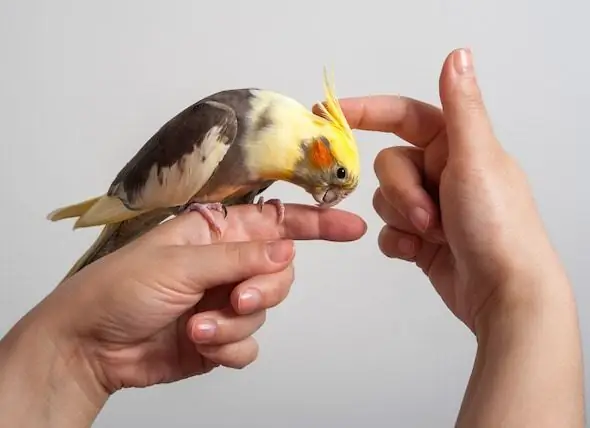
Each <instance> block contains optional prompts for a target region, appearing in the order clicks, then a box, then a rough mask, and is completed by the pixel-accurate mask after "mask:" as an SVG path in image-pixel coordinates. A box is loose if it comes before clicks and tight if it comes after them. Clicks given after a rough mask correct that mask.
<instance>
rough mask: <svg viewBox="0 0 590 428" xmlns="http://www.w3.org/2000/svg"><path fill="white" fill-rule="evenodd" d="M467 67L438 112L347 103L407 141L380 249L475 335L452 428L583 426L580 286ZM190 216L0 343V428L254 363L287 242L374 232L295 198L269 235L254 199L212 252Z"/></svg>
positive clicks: (383, 185) (61, 291)
mask: <svg viewBox="0 0 590 428" xmlns="http://www.w3.org/2000/svg"><path fill="white" fill-rule="evenodd" d="M470 59H471V55H470V54H469V52H468V51H464V50H459V51H455V52H453V53H452V54H451V55H450V56H449V57H448V58H447V60H446V61H445V63H444V65H443V69H442V73H441V77H440V95H441V102H442V109H439V108H436V107H433V106H429V105H427V104H424V103H421V102H418V101H415V100H412V99H409V98H405V97H397V96H372V97H361V98H353V99H345V100H341V103H342V107H343V110H344V113H345V115H346V116H347V118H348V120H349V121H350V124H351V126H352V127H353V128H356V129H364V130H372V131H380V132H390V133H394V134H396V135H397V136H399V137H401V138H403V139H404V140H406V141H408V142H409V143H411V144H412V145H413V147H391V148H388V149H385V150H383V151H382V152H381V153H380V154H379V156H378V157H377V158H376V159H375V173H376V175H377V178H378V180H379V188H378V189H377V190H376V191H375V196H374V207H375V210H376V211H377V213H378V214H379V216H380V217H381V218H382V219H383V221H384V222H385V226H384V227H383V229H382V231H381V233H380V235H379V242H378V245H379V247H380V248H381V250H382V252H383V253H384V254H385V255H387V256H389V257H392V258H397V259H402V260H406V261H409V262H411V263H415V264H416V265H417V266H418V267H419V268H420V269H422V270H423V271H424V273H425V274H426V275H427V276H428V278H429V279H430V281H431V282H432V284H433V286H434V288H435V290H436V291H437V292H438V294H439V295H440V296H441V298H442V299H443V301H444V302H445V303H446V305H447V306H448V308H449V309H450V311H451V312H452V313H453V314H454V315H455V316H456V317H457V318H458V319H459V320H461V321H462V322H463V323H464V324H465V325H466V326H467V327H468V328H469V329H470V330H471V331H472V332H473V334H474V335H475V337H476V339H477V344H478V348H477V354H476V358H475V363H474V367H473V372H472V376H471V379H470V382H469V385H468V386H467V389H466V392H465V397H464V400H463V405H462V407H461V411H460V413H459V415H458V419H457V426H458V427H470V428H479V427H500V426H501V427H519V428H520V427H535V428H543V427H552V428H553V427H576V428H577V427H580V428H581V427H583V426H584V397H583V369H582V357H581V346H580V333H579V329H578V321H577V313H576V305H575V301H574V298H573V294H572V289H571V286H570V284H569V281H568V278H567V275H566V273H565V271H564V269H563V267H562V265H561V263H560V261H559V258H558V256H557V255H556V253H555V251H554V250H553V247H552V245H551V243H550V241H549V239H548V237H547V234H546V232H545V230H544V227H543V224H542V222H541V219H540V217H539V214H538V212H537V210H536V207H535V204H534V201H533V197H532V194H531V191H530V189H529V186H528V184H527V181H526V177H525V175H524V173H523V172H522V170H521V169H520V168H519V166H518V165H517V163H516V162H515V161H514V160H513V159H512V158H511V157H510V156H509V155H508V154H507V153H506V151H505V150H504V149H503V148H502V146H501V145H500V143H499V142H498V141H497V139H496V138H495V136H494V133H493V130H492V126H491V124H490V120H489V119H488V116H487V113H486V110H485V107H484V104H483V101H482V99H481V94H480V91H479V89H478V86H477V81H476V79H475V74H474V71H473V68H472V65H471V60H470ZM421 177H426V179H425V180H422V179H421ZM193 214H195V213H192V214H191V213H186V214H184V215H182V216H180V217H179V218H176V219H174V220H171V221H169V222H167V223H165V224H163V225H161V226H159V227H158V228H156V229H154V230H153V231H151V232H150V233H148V234H146V235H145V236H144V237H142V238H141V239H140V240H138V241H136V242H134V243H132V244H130V245H128V246H127V247H125V248H123V249H121V250H119V251H118V252H116V253H114V254H112V255H110V256H108V257H105V258H104V259H101V260H99V261H98V262H96V263H93V264H91V265H90V266H88V267H86V268H85V269H83V270H82V271H80V272H79V273H78V274H76V275H74V276H73V277H71V278H69V279H68V280H67V281H65V282H64V283H62V284H61V285H60V286H58V287H57V288H56V290H55V291H54V292H53V293H51V294H50V295H49V296H48V297H47V298H46V299H45V300H44V301H42V302H41V303H40V304H39V305H37V306H36V307H35V308H34V309H33V310H32V311H31V312H30V313H29V314H27V315H26V316H25V317H23V319H22V320H21V321H20V322H19V323H17V325H16V326H15V327H14V328H13V329H12V330H11V331H10V332H9V333H8V334H7V335H6V336H5V337H4V338H3V339H2V341H1V342H0V367H1V368H0V414H1V415H2V419H3V421H6V422H7V423H8V424H9V425H10V426H14V427H19V426H27V427H36V426H39V427H41V426H42V427H53V426H55V427H57V426H59V427H64V428H67V427H83V426H89V425H90V424H91V423H92V421H93V420H94V418H95V417H96V415H97V414H98V412H99V411H100V409H101V408H102V407H103V405H104V404H105V402H106V400H107V399H108V398H109V397H110V396H111V395H113V394H115V392H116V391H117V390H119V389H121V388H124V387H145V386H149V385H153V384H156V383H162V382H174V381H176V380H179V379H182V378H185V377H188V376H195V375H199V374H203V373H206V372H209V371H211V370H212V369H214V368H215V367H216V366H218V365H223V366H227V367H233V368H243V367H246V366H247V365H248V364H250V363H251V362H252V361H254V360H255V358H256V355H257V350H258V348H257V345H256V341H255V340H254V338H253V337H252V335H253V334H254V333H255V332H256V330H257V329H258V328H260V326H261V325H262V324H263V323H264V314H265V311H266V310H268V309H269V308H272V307H274V306H276V305H278V304H280V303H281V302H282V301H283V300H284V299H285V298H286V296H287V294H288V292H289V288H290V286H291V283H292V281H293V267H292V266H293V265H292V262H293V260H294V250H293V246H292V241H293V240H298V239H323V240H331V241H354V240H356V239H359V238H360V237H361V236H362V235H363V234H364V232H365V230H366V226H365V223H364V221H363V220H362V219H360V218H359V217H357V216H356V215H354V214H351V213H346V212H342V211H338V210H334V209H331V210H319V209H316V208H313V207H305V206H295V205H288V204H287V205H285V211H284V220H283V222H282V223H279V222H277V212H276V207H273V206H264V207H263V208H262V212H260V210H259V209H258V207H257V206H255V205H252V206H247V207H231V208H229V209H228V215H227V217H226V218H224V216H223V215H222V214H221V213H213V215H214V216H216V221H218V223H219V225H220V227H221V229H222V235H221V236H222V237H221V240H218V238H217V235H216V234H212V233H211V230H210V229H209V227H208V224H207V222H206V221H205V220H204V219H203V217H201V216H200V215H198V214H197V215H193ZM269 242H272V243H274V244H276V245H272V248H274V249H275V250H276V253H273V254H275V255H276V256H277V257H276V261H272V260H271V258H270V255H269V253H267V251H266V249H267V248H268V243H269ZM388 280H389V279H387V278H384V281H388ZM240 296H241V297H242V299H240ZM244 296H246V297H247V298H246V299H244V298H243V297H244ZM252 296H258V299H256V298H253V297H252ZM63 308H68V310H67V311H64V310H63ZM213 327H215V328H213ZM390 340H395V337H391V338H390Z"/></svg>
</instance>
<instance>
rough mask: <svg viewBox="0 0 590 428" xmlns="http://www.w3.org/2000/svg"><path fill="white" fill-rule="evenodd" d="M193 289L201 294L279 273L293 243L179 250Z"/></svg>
mask: <svg viewBox="0 0 590 428" xmlns="http://www.w3.org/2000/svg"><path fill="white" fill-rule="evenodd" d="M177 249H178V251H180V252H181V253H182V255H181V256H180V257H179V258H178V259H177V260H182V262H181V263H182V268H183V269H184V270H185V272H187V274H188V275H187V279H188V280H189V281H188V282H189V284H190V287H191V288H193V289H194V291H195V292H197V293H200V292H204V291H205V290H207V289H209V288H213V287H217V286H220V285H224V284H232V283H236V282H241V281H244V280H246V279H248V278H251V277H253V276H258V275H264V274H271V273H275V272H280V271H282V270H283V269H285V268H286V267H287V265H288V264H289V263H290V262H291V260H292V259H293V255H294V246H293V241H291V240H278V241H270V242H266V241H250V242H228V243H220V244H210V245H201V246H181V247H177Z"/></svg>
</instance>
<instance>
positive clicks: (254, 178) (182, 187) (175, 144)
mask: <svg viewBox="0 0 590 428" xmlns="http://www.w3.org/2000/svg"><path fill="white" fill-rule="evenodd" d="M324 93H325V98H326V100H325V103H324V104H321V103H320V104H319V107H320V110H321V113H320V114H319V115H316V114H314V113H313V112H311V111H310V110H309V109H307V108H305V107H304V106H303V105H302V104H300V103H299V102H297V101H295V100H294V99H292V98H290V97H287V96H285V95H282V94H279V93H276V92H273V91H268V90H262V89H254V88H248V89H234V90H226V91H221V92H218V93H215V94H212V95H209V96H208V97H206V98H203V99H201V100H200V101H198V102H196V103H195V104H193V105H191V106H189V107H188V108H186V109H185V110H183V111H181V112H180V113H179V114H178V115H176V116H175V117H173V118H172V119H171V120H169V121H168V122H167V123H165V124H164V126H162V127H161V128H160V129H159V130H158V131H157V132H156V133H155V134H154V135H153V136H152V137H151V138H150V139H149V140H148V141H147V142H146V143H145V144H144V146H143V147H142V148H141V149H140V150H139V151H138V152H137V154H136V155H135V156H134V157H133V158H132V159H131V160H130V161H129V162H128V163H127V164H126V165H125V166H124V167H123V169H122V170H121V171H120V172H119V174H118V175H117V176H116V178H115V179H114V181H113V182H112V184H111V186H110V188H109V189H108V191H107V192H106V194H104V195H102V196H98V197H95V198H92V199H89V200H86V201H83V202H80V203H77V204H74V205H70V206H66V207H63V208H59V209H57V210H55V211H53V212H52V213H51V214H49V215H48V219H50V220H52V221H58V220H62V219H66V218H73V217H77V221H76V223H75V225H74V229H76V228H81V227H91V226H99V225H105V227H104V229H103V231H102V232H101V234H100V235H99V237H98V238H97V239H96V241H95V242H94V243H93V245H92V246H91V247H90V249H89V250H88V251H87V252H86V253H85V254H84V255H83V256H82V257H81V258H80V259H79V260H78V261H77V262H76V263H75V265H74V266H73V267H72V269H71V270H70V271H69V272H68V274H67V275H66V278H67V277H69V276H71V275H73V274H74V273H76V272H77V271H79V270H80V269H82V268H83V267H84V266H86V265H88V264H90V263H92V262H93V261H95V260H97V259H98V258H100V257H102V256H104V255H106V254H109V253H111V252H113V251H115V250H116V249H118V248H120V247H122V246H123V245H125V244H126V243H127V242H129V241H131V240H132V239H134V238H136V237H137V236H139V235H140V234H142V233H145V232H146V231H147V230H149V229H151V228H152V227H154V226H156V225H157V224H159V223H161V222H162V221H164V220H165V219H166V218H168V217H170V216H171V215H178V214H180V213H182V212H186V211H197V212H199V213H201V214H202V215H203V217H204V218H205V219H206V220H207V222H208V224H209V225H210V227H211V228H212V229H214V230H215V231H217V232H219V231H220V229H219V226H218V225H217V223H216V222H215V220H214V217H213V215H212V214H211V210H220V211H223V213H224V215H227V211H226V209H225V207H226V206H229V205H235V204H250V203H253V202H254V199H255V197H256V196H258V195H260V194H261V193H262V192H263V191H265V190H266V189H267V188H268V187H269V186H270V185H271V184H272V183H274V182H275V181H278V180H282V181H287V182H290V183H293V184H295V185H297V186H300V187H301V188H303V189H304V190H306V191H307V192H308V193H310V194H311V195H313V198H314V199H315V201H316V202H318V205H319V206H322V207H329V206H334V205H336V204H337V203H339V202H340V201H341V200H342V199H344V198H346V197H347V196H348V195H349V194H350V193H351V192H353V191H354V190H355V189H356V187H357V185H358V181H359V173H360V162H359V154H358V149H357V146H356V141H355V138H354V135H353V133H352V130H351V128H350V126H349V124H348V122H347V120H346V118H345V116H344V114H343V112H342V109H341V108H340V105H339V103H338V100H337V99H336V96H335V92H334V88H333V85H332V82H331V80H330V79H329V78H328V76H327V74H326V72H325V70H324ZM263 201H264V200H263V199H262V197H260V199H259V201H258V203H259V204H262V203H264V202H263ZM267 203H273V204H275V205H276V206H277V208H278V216H279V221H282V217H283V206H282V203H281V201H280V200H271V201H268V202H267Z"/></svg>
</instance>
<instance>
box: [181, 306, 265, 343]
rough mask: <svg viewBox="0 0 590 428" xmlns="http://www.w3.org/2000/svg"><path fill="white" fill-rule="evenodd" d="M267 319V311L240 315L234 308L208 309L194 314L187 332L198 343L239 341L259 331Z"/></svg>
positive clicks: (188, 324)
mask: <svg viewBox="0 0 590 428" xmlns="http://www.w3.org/2000/svg"><path fill="white" fill-rule="evenodd" d="M265 320H266V312H265V311H258V312H255V313H253V314H249V315H238V314H236V313H235V312H234V311H233V309H231V308H227V309H224V310H221V311H219V310H218V311H208V312H202V313H198V314H195V315H193V316H192V317H191V318H190V319H189V321H188V323H187V333H188V335H189V337H190V338H191V340H192V341H193V342H195V343H197V344H207V345H223V344H227V343H232V342H239V341H240V340H243V339H246V338H247V337H248V336H251V335H253V334H254V333H256V331H258V329H259V328H260V327H262V325H263V324H264V321H265Z"/></svg>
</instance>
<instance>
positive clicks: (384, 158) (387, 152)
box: [373, 147, 394, 176]
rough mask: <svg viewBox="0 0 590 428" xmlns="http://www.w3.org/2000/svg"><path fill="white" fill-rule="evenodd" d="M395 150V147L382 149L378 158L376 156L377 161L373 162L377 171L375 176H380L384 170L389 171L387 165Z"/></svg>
mask: <svg viewBox="0 0 590 428" xmlns="http://www.w3.org/2000/svg"><path fill="white" fill-rule="evenodd" d="M393 149H394V148H393V147H387V148H385V149H381V150H380V151H379V153H377V156H375V161H374V162H373V169H374V170H375V174H377V176H379V175H380V174H381V172H382V171H383V170H384V169H385V170H386V169H387V164H388V163H389V162H390V160H391V155H392V150H393Z"/></svg>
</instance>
